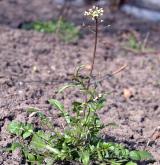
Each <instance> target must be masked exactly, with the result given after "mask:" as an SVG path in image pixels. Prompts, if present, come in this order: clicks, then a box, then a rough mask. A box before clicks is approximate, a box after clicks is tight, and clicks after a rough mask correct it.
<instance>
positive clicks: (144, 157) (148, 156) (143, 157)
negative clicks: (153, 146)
mask: <svg viewBox="0 0 160 165" xmlns="http://www.w3.org/2000/svg"><path fill="white" fill-rule="evenodd" d="M137 152H138V154H139V155H140V158H141V160H153V156H152V155H151V154H150V153H149V152H147V151H137Z"/></svg>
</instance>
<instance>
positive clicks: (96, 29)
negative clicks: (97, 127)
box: [84, 18, 98, 116]
mask: <svg viewBox="0 0 160 165" xmlns="http://www.w3.org/2000/svg"><path fill="white" fill-rule="evenodd" d="M97 43H98V18H95V42H94V50H93V57H92V63H91V70H90V73H89V79H88V82H87V86H86V91H88V90H89V88H90V82H91V77H92V74H93V70H94V64H95V58H96V52H97ZM87 99H88V97H87V94H86V96H85V104H87ZM86 108H87V106H86V105H85V108H84V116H85V114H86ZM88 114H90V112H88ZM87 116H88V115H87Z"/></svg>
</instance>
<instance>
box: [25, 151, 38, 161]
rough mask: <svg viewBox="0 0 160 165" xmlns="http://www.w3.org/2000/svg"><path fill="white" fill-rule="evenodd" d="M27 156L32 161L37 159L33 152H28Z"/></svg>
mask: <svg viewBox="0 0 160 165" xmlns="http://www.w3.org/2000/svg"><path fill="white" fill-rule="evenodd" d="M27 157H28V160H29V161H31V162H33V161H35V160H36V159H35V156H34V155H33V154H31V153H28V155H27Z"/></svg>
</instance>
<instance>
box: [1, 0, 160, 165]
mask: <svg viewBox="0 0 160 165" xmlns="http://www.w3.org/2000/svg"><path fill="white" fill-rule="evenodd" d="M28 1H29V2H28ZM28 1H27V3H26V1H24V2H22V1H21V0H14V1H9V0H2V1H0V23H1V25H0V61H1V65H0V147H6V146H7V145H8V144H9V143H11V142H12V141H13V140H14V138H13V137H12V136H11V135H10V134H9V133H8V132H7V131H6V127H7V125H8V123H9V122H10V121H12V120H19V121H27V120H29V119H28V116H27V113H26V110H27V108H28V107H36V108H39V109H40V110H42V111H44V112H45V113H46V114H48V115H50V116H53V121H54V123H55V125H61V122H62V120H61V118H58V115H57V112H55V111H53V109H52V108H51V107H50V105H49V104H48V102H47V100H48V99H49V98H52V97H55V93H54V90H55V89H56V88H57V87H58V86H60V83H62V84H63V82H65V81H66V80H67V79H69V78H70V75H71V74H72V73H73V71H74V68H75V67H76V66H78V65H80V64H89V63H90V60H91V55H92V47H93V43H92V41H93V35H92V34H88V33H86V31H83V30H82V34H86V35H83V38H81V39H80V40H79V41H78V42H76V43H71V44H64V43H63V42H58V40H57V39H56V38H55V36H54V35H50V34H42V33H38V32H34V31H25V30H21V29H18V28H17V27H19V26H20V25H21V24H22V23H23V22H26V21H31V20H36V19H42V20H48V19H51V18H52V17H53V16H54V17H55V16H56V15H55V13H57V12H56V7H55V4H53V2H52V1H51V0H45V1H44V0H34V1H33V0H28ZM9 2H10V3H9ZM79 10H80V11H77V12H74V14H71V15H72V17H71V18H72V20H76V22H79V21H80V20H81V15H82V14H81V11H83V10H84V8H82V9H79ZM77 15H78V17H76V16H77ZM104 24H110V25H111V27H110V28H106V29H103V27H101V30H102V32H101V33H100V34H99V36H100V37H99V48H98V51H97V52H98V54H97V59H96V64H95V68H96V69H95V71H94V74H95V75H99V73H100V74H101V75H105V74H107V73H111V72H113V71H115V70H117V69H119V68H120V67H122V66H123V65H127V67H126V69H125V70H123V71H122V72H120V73H119V74H116V75H115V76H114V77H112V78H110V79H106V80H104V81H103V82H102V87H101V89H103V91H106V92H111V94H109V95H108V97H107V103H106V107H105V108H104V109H103V110H102V111H101V112H100V113H99V115H100V116H101V118H102V120H103V122H104V123H110V122H115V123H116V124H118V128H115V129H113V128H106V129H105V130H104V133H105V135H106V138H111V139H115V141H119V142H122V143H124V144H126V145H127V146H129V147H133V148H137V149H146V150H148V151H150V152H151V153H152V154H153V156H154V157H155V159H156V160H157V162H155V163H154V165H158V164H160V139H159V138H158V136H152V134H153V133H155V131H154V130H155V129H156V128H158V127H159V126H160V71H159V67H160V52H159V53H158V50H160V49H159V43H160V37H159V36H160V30H159V29H160V25H159V24H153V23H146V22H141V21H140V20H135V19H134V18H131V17H128V16H126V15H124V14H123V13H121V12H119V11H117V12H115V13H109V14H108V15H106V17H105V19H104ZM131 33H134V34H135V35H136V36H137V38H138V39H139V40H140V41H144V38H145V36H146V34H149V39H148V44H147V45H148V47H151V48H154V50H155V51H154V53H149V52H145V53H143V52H139V53H135V52H134V51H133V50H128V49H125V48H123V47H124V45H126V38H127V37H128V35H129V34H131ZM68 94H69V93H68ZM68 94H67V95H68ZM75 97H76V94H74V96H69V97H67V99H66V100H65V102H66V103H67V104H68V101H69V100H70V98H75ZM157 134H158V129H157ZM159 134H160V132H159ZM156 137H157V138H156ZM149 140H151V143H150V144H149V146H147V142H148V141H149ZM18 154H19V153H17V152H16V153H13V154H7V153H3V152H1V151H0V164H3V165H9V164H14V165H16V164H20V163H19V162H21V157H20V156H19V155H18Z"/></svg>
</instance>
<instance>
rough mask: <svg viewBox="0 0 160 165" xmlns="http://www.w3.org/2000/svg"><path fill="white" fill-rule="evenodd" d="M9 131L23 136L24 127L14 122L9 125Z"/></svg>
mask: <svg viewBox="0 0 160 165" xmlns="http://www.w3.org/2000/svg"><path fill="white" fill-rule="evenodd" d="M7 129H8V131H9V132H10V133H12V134H16V135H17V136H18V135H21V134H22V132H23V127H22V123H21V122H17V121H12V122H11V123H10V124H9V125H8V128H7Z"/></svg>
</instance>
